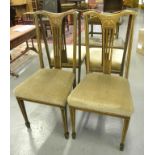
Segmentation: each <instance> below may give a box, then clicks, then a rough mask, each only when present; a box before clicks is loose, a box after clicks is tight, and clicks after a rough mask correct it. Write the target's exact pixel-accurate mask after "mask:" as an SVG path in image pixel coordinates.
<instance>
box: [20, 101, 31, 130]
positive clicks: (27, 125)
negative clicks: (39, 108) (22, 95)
mask: <svg viewBox="0 0 155 155" xmlns="http://www.w3.org/2000/svg"><path fill="white" fill-rule="evenodd" d="M17 101H18V105H19V107H20V110H21V112H22V114H23V117H24V120H25V125H26V127H27V128H30V122H29V120H28V117H27V114H26V109H25V105H24V101H23V100H22V99H19V98H17Z"/></svg>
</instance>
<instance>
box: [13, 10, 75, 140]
mask: <svg viewBox="0 0 155 155" xmlns="http://www.w3.org/2000/svg"><path fill="white" fill-rule="evenodd" d="M31 14H32V15H33V16H34V19H35V25H36V36H37V44H38V57H39V60H40V61H39V62H40V69H39V70H37V71H36V72H35V73H34V74H33V75H31V76H30V77H29V78H27V79H26V80H25V81H23V82H22V83H20V84H19V85H18V86H17V87H16V88H15V90H14V94H15V96H16V98H17V101H18V104H19V107H20V109H21V112H22V114H23V117H24V119H25V125H26V126H27V127H28V128H30V122H29V120H28V117H27V113H26V109H25V105H24V101H31V102H32V103H39V104H44V105H50V106H56V107H58V108H60V110H61V115H62V120H63V125H64V136H65V138H66V139H67V138H69V132H68V123H67V107H66V103H67V97H68V95H69V93H70V91H71V90H72V88H73V87H75V81H76V72H75V70H76V65H75V60H76V38H77V36H76V34H77V24H76V21H77V12H76V11H75V10H71V11H67V12H63V13H51V12H47V11H37V12H35V13H31ZM68 15H72V16H73V19H74V23H73V33H72V34H73V38H72V39H73V40H74V41H73V45H72V48H73V50H72V55H73V56H72V58H73V62H72V72H69V71H64V70H62V69H61V67H62V65H61V64H62V62H61V61H62V60H61V55H62V49H61V47H62V46H61V45H62V42H63V39H62V35H64V34H63V32H62V31H61V30H62V23H63V20H64V18H65V17H66V16H68ZM44 18H47V19H48V20H49V24H50V28H51V31H52V38H53V39H52V41H53V42H52V43H53V44H52V45H53V47H54V50H53V52H54V64H53V68H52V66H51V59H50V51H49V46H48V43H47V40H46V39H47V38H46V35H45V31H46V28H45V27H44V26H43V19H44ZM57 19H59V20H57ZM55 21H56V22H55ZM42 39H43V40H42ZM43 41H44V45H45V46H44V48H43V47H42V42H43ZM43 49H44V54H46V55H47V60H48V63H49V68H47V67H48V66H46V67H45V64H44V59H45V57H44V58H43ZM45 49H46V50H45ZM70 67H71V66H70Z"/></svg>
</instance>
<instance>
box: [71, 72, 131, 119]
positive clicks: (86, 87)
mask: <svg viewBox="0 0 155 155" xmlns="http://www.w3.org/2000/svg"><path fill="white" fill-rule="evenodd" d="M68 103H69V105H70V106H72V107H76V108H77V109H78V108H79V109H83V110H89V111H94V112H101V113H103V114H113V115H118V116H127V117H129V116H130V115H131V114H132V112H133V102H132V97H131V93H130V87H129V82H128V80H127V79H124V78H122V77H117V76H111V75H103V73H91V74H88V75H87V76H86V78H84V80H82V81H81V82H80V84H79V85H78V86H77V87H76V89H74V90H73V91H72V93H71V94H70V95H69V97H68Z"/></svg>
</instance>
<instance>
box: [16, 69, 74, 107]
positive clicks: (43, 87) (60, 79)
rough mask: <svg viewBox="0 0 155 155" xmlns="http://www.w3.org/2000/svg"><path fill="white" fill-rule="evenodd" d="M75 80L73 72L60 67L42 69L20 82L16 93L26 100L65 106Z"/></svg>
mask: <svg viewBox="0 0 155 155" xmlns="http://www.w3.org/2000/svg"><path fill="white" fill-rule="evenodd" d="M47 81H48V82H47ZM73 81H74V74H73V73H72V72H67V71H63V70H60V69H40V70H38V71H37V72H36V73H34V74H33V75H32V76H31V77H29V78H28V79H26V80H25V81H23V82H22V83H20V84H19V85H18V86H17V87H16V88H15V90H14V94H15V96H18V98H22V99H25V100H29V101H34V102H39V103H43V104H49V105H56V106H62V107H64V106H65V105H66V98H67V96H68V95H69V93H70V91H71V89H72V86H73Z"/></svg>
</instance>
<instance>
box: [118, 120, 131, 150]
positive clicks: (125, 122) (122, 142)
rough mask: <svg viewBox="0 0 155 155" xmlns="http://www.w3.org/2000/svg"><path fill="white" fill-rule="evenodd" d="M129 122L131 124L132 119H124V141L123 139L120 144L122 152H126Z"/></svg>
mask: <svg viewBox="0 0 155 155" xmlns="http://www.w3.org/2000/svg"><path fill="white" fill-rule="evenodd" d="M129 122H130V118H125V119H124V126H123V131H122V139H121V144H120V151H123V150H124V142H125V138H126V134H127V130H128V126H129Z"/></svg>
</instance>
